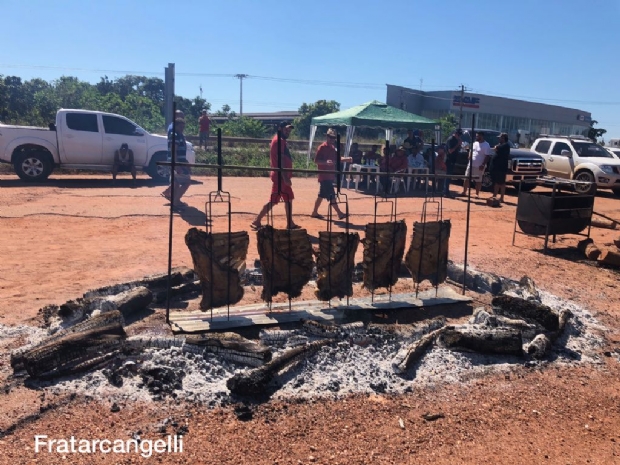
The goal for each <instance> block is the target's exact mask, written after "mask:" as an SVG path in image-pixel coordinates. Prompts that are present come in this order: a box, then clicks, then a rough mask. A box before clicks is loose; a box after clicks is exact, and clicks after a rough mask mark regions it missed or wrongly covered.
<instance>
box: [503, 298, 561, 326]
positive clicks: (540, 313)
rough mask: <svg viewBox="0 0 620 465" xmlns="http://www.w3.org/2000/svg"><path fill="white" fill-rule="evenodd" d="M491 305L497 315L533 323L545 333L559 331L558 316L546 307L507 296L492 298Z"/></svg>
mask: <svg viewBox="0 0 620 465" xmlns="http://www.w3.org/2000/svg"><path fill="white" fill-rule="evenodd" d="M491 305H493V311H494V312H495V313H496V314H498V315H503V316H507V317H510V318H516V319H525V320H526V321H533V322H536V323H539V324H540V325H542V326H543V328H545V329H546V330H547V331H557V330H558V329H559V324H560V323H559V315H558V314H557V313H556V312H554V311H553V310H551V308H549V307H548V306H547V305H543V304H540V303H537V302H533V301H531V300H525V299H521V298H519V297H512V296H509V295H500V296H497V297H493V300H492V301H491Z"/></svg>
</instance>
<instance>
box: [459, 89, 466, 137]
mask: <svg viewBox="0 0 620 465" xmlns="http://www.w3.org/2000/svg"><path fill="white" fill-rule="evenodd" d="M464 97H465V86H464V85H463V84H461V109H460V110H459V129H461V128H462V127H463V124H462V122H463V98H464Z"/></svg>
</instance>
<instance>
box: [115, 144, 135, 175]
mask: <svg viewBox="0 0 620 465" xmlns="http://www.w3.org/2000/svg"><path fill="white" fill-rule="evenodd" d="M121 172H125V173H131V176H132V177H133V183H134V184H135V183H136V167H135V166H134V164H133V150H131V149H130V148H129V146H128V145H127V144H126V143H122V144H121V148H120V149H119V150H116V151H114V162H113V164H112V184H115V183H116V175H117V174H118V173H121Z"/></svg>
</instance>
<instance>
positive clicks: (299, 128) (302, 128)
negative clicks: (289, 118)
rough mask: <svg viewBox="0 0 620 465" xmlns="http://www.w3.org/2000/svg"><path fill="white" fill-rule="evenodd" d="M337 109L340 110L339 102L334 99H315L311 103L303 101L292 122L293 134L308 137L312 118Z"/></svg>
mask: <svg viewBox="0 0 620 465" xmlns="http://www.w3.org/2000/svg"><path fill="white" fill-rule="evenodd" d="M337 111H340V103H338V102H336V101H335V100H329V101H328V100H317V101H316V102H315V103H311V104H307V103H303V104H302V105H301V106H300V107H299V116H298V117H297V118H295V120H294V122H293V126H295V129H294V132H295V134H296V135H297V136H298V137H303V138H309V137H310V125H311V123H312V118H314V117H316V116H323V115H328V114H329V113H335V112H337Z"/></svg>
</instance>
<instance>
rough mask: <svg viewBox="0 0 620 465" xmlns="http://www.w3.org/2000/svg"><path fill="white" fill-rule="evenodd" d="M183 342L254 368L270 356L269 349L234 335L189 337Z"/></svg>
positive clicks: (268, 359) (215, 334)
mask: <svg viewBox="0 0 620 465" xmlns="http://www.w3.org/2000/svg"><path fill="white" fill-rule="evenodd" d="M185 341H186V344H190V345H194V346H201V347H204V349H205V351H207V352H211V353H214V354H217V355H218V356H221V357H222V358H224V359H226V360H229V361H231V362H235V363H242V364H244V365H250V366H254V367H256V366H261V365H263V364H265V363H267V362H269V361H270V360H271V355H272V354H271V349H270V348H269V347H266V346H264V345H262V344H259V343H256V342H254V341H251V340H249V339H246V338H244V337H242V336H240V335H238V334H236V333H221V334H217V333H213V334H202V335H189V336H187V337H186V340H185Z"/></svg>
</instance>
